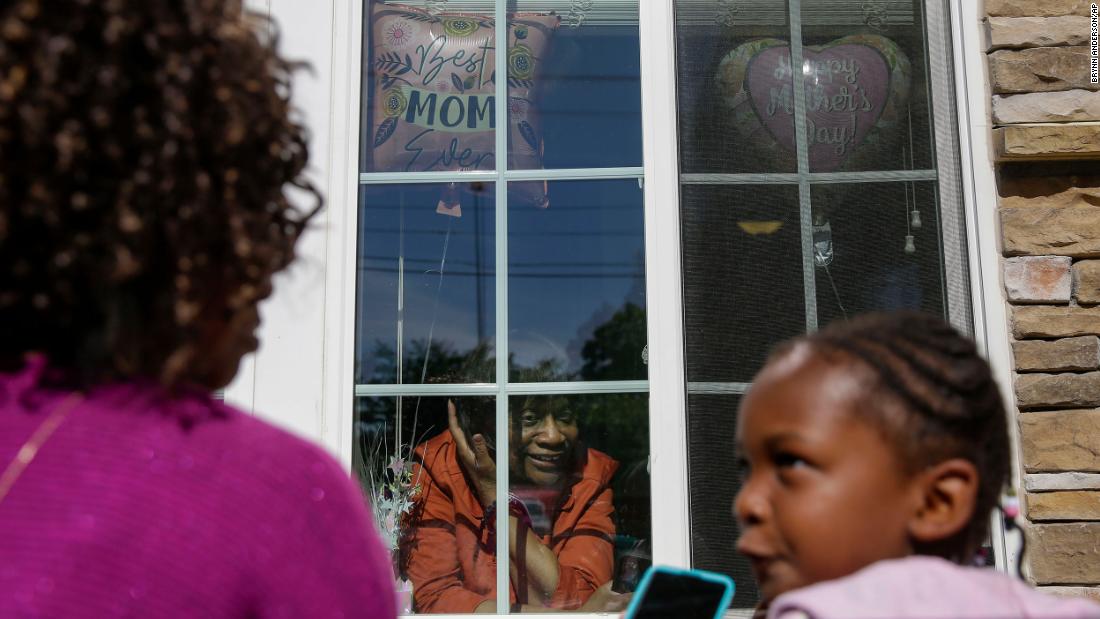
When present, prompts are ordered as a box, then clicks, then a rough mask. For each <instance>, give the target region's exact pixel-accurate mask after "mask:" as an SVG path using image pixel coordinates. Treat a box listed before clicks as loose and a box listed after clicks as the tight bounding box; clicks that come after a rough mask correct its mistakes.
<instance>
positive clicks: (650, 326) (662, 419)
mask: <svg viewBox="0 0 1100 619" xmlns="http://www.w3.org/2000/svg"><path fill="white" fill-rule="evenodd" d="M638 10H639V16H638V18H639V30H640V33H639V34H640V36H641V40H642V41H645V44H644V45H642V46H641V79H642V102H643V103H642V138H643V139H642V148H643V157H642V161H643V164H644V169H645V180H646V183H645V195H644V200H645V262H646V314H647V317H646V323H647V324H646V330H647V338H646V339H647V342H648V346H649V384H650V394H649V444H650V474H651V475H650V483H651V488H652V490H651V495H650V496H651V503H650V505H651V510H652V511H651V514H652V527H653V532H654V535H653V562H654V563H662V564H665V565H675V566H681V567H689V566H690V565H691V528H690V520H689V518H688V507H689V505H688V490H687V489H688V483H687V481H688V476H687V406H686V404H687V400H686V394H685V384H684V329H683V325H684V314H683V287H682V281H681V278H682V271H681V268H680V265H681V253H680V208H679V207H680V187H679V167H680V159H679V148H678V146H679V136H678V134H677V123H676V122H675V119H676V117H677V115H676V54H675V49H676V38H675V31H674V29H675V23H676V22H675V19H674V16H675V15H674V10H673V0H647V1H645V2H641V3H639V7H638Z"/></svg>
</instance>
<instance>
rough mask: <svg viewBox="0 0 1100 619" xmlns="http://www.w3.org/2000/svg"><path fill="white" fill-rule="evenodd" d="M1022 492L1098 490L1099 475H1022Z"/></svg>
mask: <svg viewBox="0 0 1100 619" xmlns="http://www.w3.org/2000/svg"><path fill="white" fill-rule="evenodd" d="M1029 414H1030V413H1029ZM1024 490H1027V491H1028V492H1055V491H1060V490H1100V473H1080V472H1074V473H1032V474H1030V475H1024Z"/></svg>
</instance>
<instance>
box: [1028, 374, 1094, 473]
mask: <svg viewBox="0 0 1100 619" xmlns="http://www.w3.org/2000/svg"><path fill="white" fill-rule="evenodd" d="M1093 374H1096V377H1095V379H1096V381H1095V383H1096V385H1097V386H1098V387H1100V372H1094V373H1093ZM1055 376H1056V377H1068V376H1079V375H1077V374H1056V375H1055ZM1083 376H1087V374H1086V375H1083ZM1021 378H1022V377H1021ZM1073 388H1074V387H1072V386H1071V387H1069V389H1073ZM1090 395H1093V394H1090ZM1069 397H1070V398H1072V397H1073V396H1072V395H1071V396H1069ZM1094 397H1097V398H1100V389H1098V390H1097V391H1096V393H1095V394H1094ZM1021 406H1023V405H1022V404H1021ZM1020 447H1021V451H1022V452H1023V454H1022V455H1023V464H1024V470H1025V471H1027V472H1029V473H1050V472H1070V471H1081V472H1085V473H1095V472H1100V411H1095V410H1090V411H1080V410H1078V411H1060V412H1056V413H1026V414H1023V415H1020Z"/></svg>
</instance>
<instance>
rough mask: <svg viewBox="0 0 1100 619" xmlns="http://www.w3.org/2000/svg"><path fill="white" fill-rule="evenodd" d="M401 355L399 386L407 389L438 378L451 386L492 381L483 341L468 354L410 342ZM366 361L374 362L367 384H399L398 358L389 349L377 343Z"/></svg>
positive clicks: (489, 354) (447, 346)
mask: <svg viewBox="0 0 1100 619" xmlns="http://www.w3.org/2000/svg"><path fill="white" fill-rule="evenodd" d="M404 353H405V359H404V363H403V365H402V368H401V382H402V383H404V384H406V385H408V384H413V385H419V384H420V383H421V382H441V381H440V380H439V379H440V378H446V382H453V383H481V382H492V381H493V380H494V378H495V377H494V375H493V367H494V362H495V359H494V357H493V353H492V350H491V349H490V346H489V342H488V341H482V342H480V343H478V344H477V345H476V346H474V347H473V348H470V349H469V350H466V351H459V350H456V349H455V347H454V344H451V343H450V342H447V341H435V342H432V346H431V350H428V346H427V340H413V341H411V342H409V343H408V345H407V346H406V348H405V351H404ZM368 357H369V358H373V359H376V360H377V361H376V363H375V364H374V367H373V368H372V371H371V374H370V376H368V377H367V382H369V383H374V384H394V383H396V382H398V381H397V354H396V352H395V351H394V349H393V346H392V345H390V344H387V343H385V342H382V341H381V340H376V341H375V343H374V351H373V352H372V353H371V354H370V355H368ZM425 362H426V363H425ZM425 368H426V369H425ZM421 377H423V381H421Z"/></svg>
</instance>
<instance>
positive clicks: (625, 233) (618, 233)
mask: <svg viewBox="0 0 1100 619" xmlns="http://www.w3.org/2000/svg"><path fill="white" fill-rule="evenodd" d="M363 232H366V233H368V234H398V233H399V232H400V231H399V230H398V229H397V228H363ZM404 232H405V234H422V235H424V234H426V235H430V236H443V235H445V234H447V231H446V230H431V229H424V230H409V229H406V230H405V231H404ZM642 234H643V232H642V230H640V229H639V230H609V231H596V232H578V231H574V230H532V231H530V232H509V233H508V237H509V238H512V237H517V236H565V237H569V236H583V237H601V236H608V237H631V238H637V239H638V240H641V238H642ZM451 236H479V235H478V234H477V233H474V232H464V231H459V230H455V231H452V232H451Z"/></svg>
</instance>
